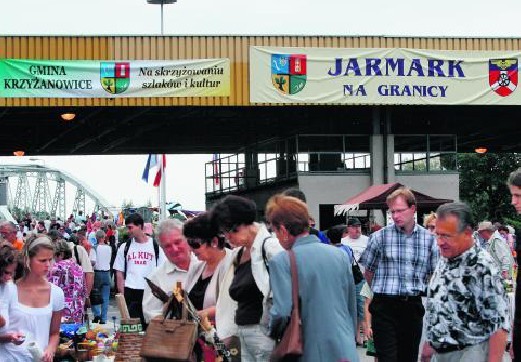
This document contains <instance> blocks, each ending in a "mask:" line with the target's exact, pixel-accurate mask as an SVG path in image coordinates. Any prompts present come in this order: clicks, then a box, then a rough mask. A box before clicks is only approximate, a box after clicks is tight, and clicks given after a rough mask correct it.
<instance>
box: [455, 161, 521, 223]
mask: <svg viewBox="0 0 521 362" xmlns="http://www.w3.org/2000/svg"><path fill="white" fill-rule="evenodd" d="M520 165H521V154H516V153H501V154H500V153H487V154H485V155H478V154H474V153H473V154H470V153H467V154H458V170H459V172H460V199H461V200H462V201H463V202H466V203H467V204H468V205H469V206H470V207H471V209H472V211H473V216H474V219H475V221H476V222H478V221H481V220H485V219H487V220H491V221H499V222H505V219H510V220H512V219H514V220H515V219H516V218H517V216H516V212H515V209H514V208H513V207H512V205H510V192H509V190H508V187H507V185H506V180H507V178H508V175H509V174H510V172H512V171H513V170H515V169H517V168H518V167H519V166H520Z"/></svg>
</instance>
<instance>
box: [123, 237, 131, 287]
mask: <svg viewBox="0 0 521 362" xmlns="http://www.w3.org/2000/svg"><path fill="white" fill-rule="evenodd" d="M131 242H132V239H130V240H128V241H126V242H125V243H124V245H125V248H124V249H123V259H124V260H125V271H124V272H123V278H124V279H127V255H128V250H129V249H130V243H131ZM120 247H121V246H120Z"/></svg>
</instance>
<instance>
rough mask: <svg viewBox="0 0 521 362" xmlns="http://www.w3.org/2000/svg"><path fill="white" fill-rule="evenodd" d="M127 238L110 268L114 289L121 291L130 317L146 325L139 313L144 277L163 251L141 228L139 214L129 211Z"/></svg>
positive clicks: (158, 262)
mask: <svg viewBox="0 0 521 362" xmlns="http://www.w3.org/2000/svg"><path fill="white" fill-rule="evenodd" d="M125 225H126V226H127V230H128V235H129V237H130V240H129V241H127V242H126V243H123V244H121V245H120V247H119V248H118V252H117V255H116V260H115V261H114V270H115V271H116V285H117V288H118V292H119V293H122V294H124V296H125V301H126V302H127V305H128V312H129V314H130V316H131V317H132V318H140V319H141V323H142V325H143V328H146V324H145V318H144V316H143V309H142V303H143V292H144V289H145V286H146V281H145V277H148V276H149V275H150V274H151V273H152V272H153V271H154V270H155V269H156V268H157V267H158V266H159V265H161V264H162V263H163V262H164V261H165V254H164V253H163V250H162V249H160V248H159V246H158V245H157V243H156V242H155V240H153V239H152V238H151V237H150V236H148V235H146V234H145V233H144V231H143V225H144V221H143V218H142V217H141V215H139V214H138V213H133V214H130V215H129V216H127V218H126V219H125Z"/></svg>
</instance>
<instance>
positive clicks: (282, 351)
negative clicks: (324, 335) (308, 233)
mask: <svg viewBox="0 0 521 362" xmlns="http://www.w3.org/2000/svg"><path fill="white" fill-rule="evenodd" d="M287 252H288V254H289V264H290V268H291V294H292V301H293V308H292V310H291V317H290V320H289V323H288V326H287V327H286V329H285V330H284V333H283V334H282V338H281V339H280V342H279V343H278V344H277V345H276V346H275V348H274V349H273V352H272V353H271V357H270V361H271V362H279V361H285V360H293V359H295V358H296V357H299V356H302V353H303V343H302V320H301V319H300V311H299V305H298V274H297V261H296V259H295V252H294V251H293V250H291V249H290V250H288V251H287Z"/></svg>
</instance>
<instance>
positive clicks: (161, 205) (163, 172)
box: [159, 154, 167, 220]
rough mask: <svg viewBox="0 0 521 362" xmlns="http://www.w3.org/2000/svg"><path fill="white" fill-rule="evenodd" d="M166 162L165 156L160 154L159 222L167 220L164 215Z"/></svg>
mask: <svg viewBox="0 0 521 362" xmlns="http://www.w3.org/2000/svg"><path fill="white" fill-rule="evenodd" d="M164 161H166V155H164V154H162V155H161V162H160V164H161V185H160V187H159V188H160V189H161V191H160V193H159V195H160V196H161V197H160V201H159V205H160V208H161V214H160V215H159V216H160V220H166V219H167V215H166V172H165V162H164Z"/></svg>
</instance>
